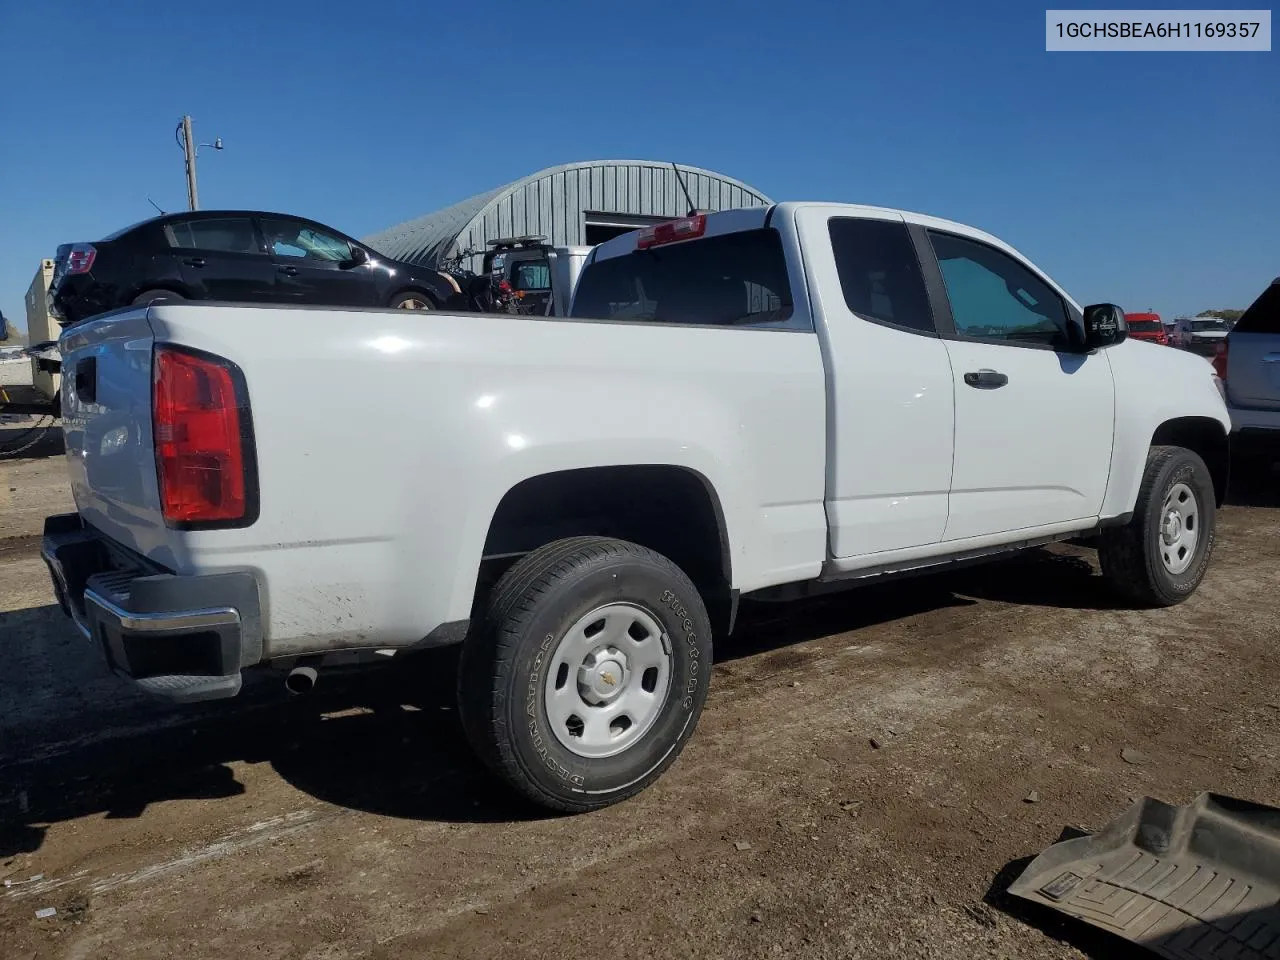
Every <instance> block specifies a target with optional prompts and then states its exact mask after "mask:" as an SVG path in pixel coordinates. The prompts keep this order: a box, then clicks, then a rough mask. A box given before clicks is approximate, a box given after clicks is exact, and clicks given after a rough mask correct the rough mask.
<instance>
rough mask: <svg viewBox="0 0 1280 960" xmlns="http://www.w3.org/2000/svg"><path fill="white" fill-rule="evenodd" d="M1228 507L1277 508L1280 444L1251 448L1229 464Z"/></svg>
mask: <svg viewBox="0 0 1280 960" xmlns="http://www.w3.org/2000/svg"><path fill="white" fill-rule="evenodd" d="M1227 506H1229V507H1232V506H1234V507H1280V443H1274V444H1262V443H1258V444H1252V445H1245V446H1243V447H1242V448H1240V449H1238V451H1237V452H1236V454H1235V456H1233V457H1232V460H1231V483H1230V489H1229V490H1228V491H1227Z"/></svg>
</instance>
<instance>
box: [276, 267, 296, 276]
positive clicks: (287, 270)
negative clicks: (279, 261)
mask: <svg viewBox="0 0 1280 960" xmlns="http://www.w3.org/2000/svg"><path fill="white" fill-rule="evenodd" d="M280 272H281V273H283V274H284V275H285V276H286V277H296V276H297V275H298V268H297V267H281V268H280Z"/></svg>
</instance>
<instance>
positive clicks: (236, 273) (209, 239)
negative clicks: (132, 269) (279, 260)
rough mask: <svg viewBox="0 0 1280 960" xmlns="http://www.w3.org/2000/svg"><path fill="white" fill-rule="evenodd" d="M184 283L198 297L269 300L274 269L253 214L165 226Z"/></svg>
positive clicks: (273, 292) (273, 290)
mask: <svg viewBox="0 0 1280 960" xmlns="http://www.w3.org/2000/svg"><path fill="white" fill-rule="evenodd" d="M164 230H165V235H166V237H167V238H168V241H169V246H170V247H171V248H173V253H174V255H175V256H176V257H177V258H178V267H179V269H180V270H181V272H182V280H183V283H185V284H186V285H187V287H188V288H189V289H190V290H191V291H192V293H193V294H194V295H196V296H197V297H200V298H204V299H209V300H224V301H229V302H232V303H269V302H272V301H274V300H275V299H277V297H276V277H275V268H274V267H273V266H272V264H271V260H270V258H268V257H267V255H266V253H265V252H264V251H263V249H262V243H261V241H260V240H259V239H258V233H257V230H256V229H255V227H254V225H253V220H252V218H250V217H222V216H213V217H197V218H192V219H184V220H179V221H175V222H172V223H169V224H166V225H165V228H164Z"/></svg>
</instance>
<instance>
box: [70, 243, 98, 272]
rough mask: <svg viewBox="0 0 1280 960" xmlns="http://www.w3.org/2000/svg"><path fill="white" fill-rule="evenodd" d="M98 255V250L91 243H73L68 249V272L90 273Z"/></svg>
mask: <svg viewBox="0 0 1280 960" xmlns="http://www.w3.org/2000/svg"><path fill="white" fill-rule="evenodd" d="M97 257H98V251H97V250H96V249H95V248H94V247H92V246H91V245H90V244H87V243H77V244H73V245H72V247H71V249H70V250H68V251H67V273H88V272H89V271H90V270H92V269H93V261H94V260H96V259H97Z"/></svg>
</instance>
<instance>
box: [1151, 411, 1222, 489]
mask: <svg viewBox="0 0 1280 960" xmlns="http://www.w3.org/2000/svg"><path fill="white" fill-rule="evenodd" d="M1151 446H1153V447H1160V446H1169V447H1183V448H1185V449H1187V450H1190V451H1192V452H1193V453H1195V454H1196V455H1197V456H1199V457H1200V459H1201V460H1203V461H1204V463H1205V466H1206V467H1208V468H1209V475H1210V476H1211V477H1212V478H1213V493H1214V500H1215V501H1216V506H1219V507H1220V506H1222V504H1223V501H1224V500H1225V499H1226V496H1227V484H1228V482H1229V481H1230V472H1231V441H1230V439H1229V436H1228V434H1227V431H1226V430H1225V429H1224V428H1223V426H1222V424H1221V423H1219V422H1218V421H1217V420H1215V419H1213V418H1212V417H1175V418H1173V419H1171V420H1166V421H1164V422H1163V423H1161V424H1160V425H1159V426H1158V427H1156V429H1155V431H1154V432H1153V433H1152V435H1151Z"/></svg>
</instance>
